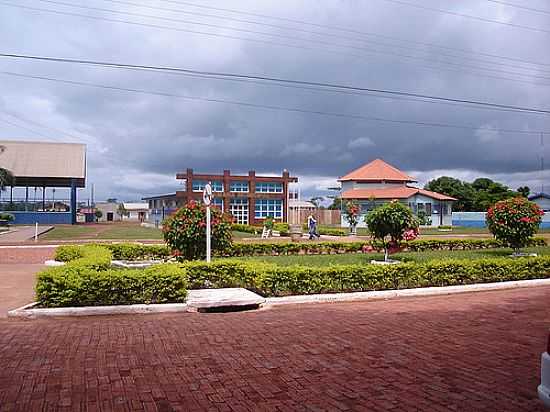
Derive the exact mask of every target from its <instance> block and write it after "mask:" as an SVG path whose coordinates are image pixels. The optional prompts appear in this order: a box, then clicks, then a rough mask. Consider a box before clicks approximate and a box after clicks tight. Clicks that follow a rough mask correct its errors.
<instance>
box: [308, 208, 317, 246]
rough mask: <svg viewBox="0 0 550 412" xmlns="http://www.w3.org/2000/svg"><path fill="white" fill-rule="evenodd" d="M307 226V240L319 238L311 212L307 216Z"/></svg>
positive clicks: (315, 221)
mask: <svg viewBox="0 0 550 412" xmlns="http://www.w3.org/2000/svg"><path fill="white" fill-rule="evenodd" d="M307 227H308V232H309V240H313V239H315V238H317V239H319V238H320V236H319V234H318V233H317V220H315V217H314V216H313V215H312V214H310V215H309V216H308V217H307Z"/></svg>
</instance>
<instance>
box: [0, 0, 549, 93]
mask: <svg viewBox="0 0 550 412" xmlns="http://www.w3.org/2000/svg"><path fill="white" fill-rule="evenodd" d="M0 4H2V5H5V6H9V7H16V8H22V9H26V10H32V11H39V12H46V13H53V14H59V15H65V16H74V17H82V18H86V19H92V20H100V21H108V22H114V23H124V24H129V25H134V26H143V27H149V28H155V29H165V30H173V31H178V32H185V33H192V34H197V35H204V36H212V37H218V38H228V39H232V40H244V41H250V42H256V43H261V44H269V45H275V46H282V47H290V48H295V49H301V50H313V51H322V52H327V53H333V54H339V55H345V56H348V57H356V58H361V59H364V58H366V56H364V55H357V54H352V53H343V52H338V51H335V50H327V49H324V48H321V49H320V48H314V47H307V46H303V45H296V44H288V43H281V42H275V41H271V40H265V39H257V38H249V37H240V36H234V35H227V34H220V33H210V32H203V31H197V30H189V29H183V28H179V27H170V26H163V25H158V24H151V23H140V22H134V21H128V20H122V19H114V18H108V17H99V16H90V15H86V14H80V13H73V12H66V11H60V10H51V9H43V8H38V7H29V6H23V5H19V4H12V3H6V2H3V1H0ZM84 7H85V6H84ZM293 39H294V38H293ZM322 43H326V42H322ZM358 49H360V50H362V51H364V52H366V53H374V54H386V55H392V56H395V57H405V58H409V59H414V60H427V61H430V62H431V60H429V59H424V58H421V57H415V56H409V55H403V54H399V53H390V52H383V51H379V50H370V49H365V48H358ZM435 63H440V64H447V65H450V66H452V67H439V66H435V67H434V66H428V65H421V64H416V66H418V67H423V68H427V69H431V70H447V71H451V72H455V73H461V74H468V75H474V76H479V77H485V78H490V79H496V80H507V81H514V82H520V83H527V84H533V85H537V86H550V84H547V83H540V82H533V81H529V80H526V79H518V78H510V77H503V76H494V75H490V74H483V73H482V74H480V73H476V72H472V71H470V72H468V71H464V70H460V68H461V67H464V66H463V65H462V66H461V65H457V64H455V63H452V62H445V61H436V62H435ZM453 67H458V69H455V68H453ZM466 67H467V66H466ZM470 67H471V68H473V69H474V70H476V69H477V70H489V71H499V70H496V69H490V68H483V67H476V66H470ZM512 74H514V73H512ZM515 74H518V75H521V76H529V75H528V74H524V73H515ZM533 77H541V76H533ZM541 78H543V79H547V78H545V77H541Z"/></svg>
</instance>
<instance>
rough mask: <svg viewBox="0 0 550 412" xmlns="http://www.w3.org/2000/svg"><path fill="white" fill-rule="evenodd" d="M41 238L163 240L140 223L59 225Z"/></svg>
mask: <svg viewBox="0 0 550 412" xmlns="http://www.w3.org/2000/svg"><path fill="white" fill-rule="evenodd" d="M259 236H260V235H254V234H253V233H244V232H236V231H235V232H233V238H234V239H242V238H250V237H259ZM40 239H41V240H90V239H98V240H161V239H162V231H161V230H159V229H155V228H147V227H142V226H140V225H138V224H125V223H114V224H87V225H59V226H55V227H54V228H53V229H52V230H50V231H49V232H47V233H45V234H44V235H42V236H40Z"/></svg>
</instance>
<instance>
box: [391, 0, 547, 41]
mask: <svg viewBox="0 0 550 412" xmlns="http://www.w3.org/2000/svg"><path fill="white" fill-rule="evenodd" d="M382 1H386V2H389V3H395V4H400V5H402V6H409V7H415V8H417V9H422V10H427V11H432V12H435V13H443V14H449V15H451V16H457V17H464V18H467V19H472V20H477V21H482V22H485V23H494V24H500V25H503V26H508V27H515V28H517V29H523V30H530V31H534V32H539V33H545V34H550V30H547V29H542V28H540V27H532V26H525V25H523V24H515V23H508V22H505V21H500V20H493V19H488V18H486V17H480V16H475V15H472V14H466V13H458V12H454V11H450V10H443V9H438V8H435V7H429V6H423V5H421V4H417V3H410V2H408V1H403V0H382Z"/></svg>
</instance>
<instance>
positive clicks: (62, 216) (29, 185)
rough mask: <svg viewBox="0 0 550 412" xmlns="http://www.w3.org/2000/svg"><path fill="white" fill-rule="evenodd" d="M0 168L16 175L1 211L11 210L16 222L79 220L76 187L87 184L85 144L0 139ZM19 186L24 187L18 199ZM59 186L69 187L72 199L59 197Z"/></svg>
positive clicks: (2, 202)
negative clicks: (16, 190) (22, 193)
mask: <svg viewBox="0 0 550 412" xmlns="http://www.w3.org/2000/svg"><path fill="white" fill-rule="evenodd" d="M0 167H1V168H4V169H6V170H8V171H9V172H11V174H12V175H13V176H14V181H13V182H12V183H11V185H8V190H9V194H8V199H5V198H4V197H3V198H1V199H0V210H4V211H9V212H10V213H12V214H13V215H14V216H15V223H22V224H30V223H43V224H52V223H76V208H77V200H76V190H77V188H82V187H85V185H86V145H84V144H80V143H58V142H35V141H22V140H0ZM17 188H20V189H24V195H23V196H21V197H19V198H17V197H14V189H17ZM56 188H68V189H70V194H69V199H60V198H59V196H60V195H59V194H58V195H57V197H56ZM48 189H49V192H50V193H49V195H48V193H47V192H48ZM29 190H30V191H31V192H32V193H31V194H32V198H31V197H30V196H29ZM60 204H66V208H65V209H64V210H61V209H63V207H60V206H59V205H60Z"/></svg>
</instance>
